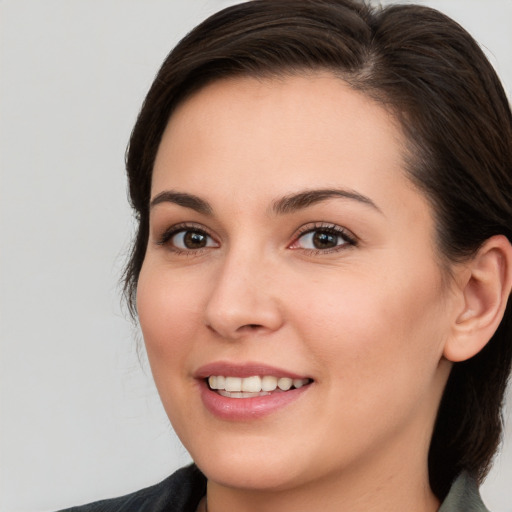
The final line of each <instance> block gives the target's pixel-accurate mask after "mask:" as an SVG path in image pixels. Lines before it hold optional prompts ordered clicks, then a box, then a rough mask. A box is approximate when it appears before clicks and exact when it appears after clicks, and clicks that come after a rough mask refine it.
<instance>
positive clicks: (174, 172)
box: [152, 73, 412, 201]
mask: <svg viewBox="0 0 512 512" xmlns="http://www.w3.org/2000/svg"><path fill="white" fill-rule="evenodd" d="M404 151H405V143H404V138H403V135H402V133H401V131H400V129H399V127H398V126H397V123H396V121H395V119H394V118H393V117H392V115H391V114H390V113H389V112H388V111H387V110H385V109H384V108H383V107H382V106H380V105H379V104H377V103H376V102H374V101H373V100H371V99H370V98H368V97H366V96H365V95H364V94H362V93H360V92H357V91H355V90H353V89H352V88H350V87H349V86H348V85H347V84H346V83H345V82H344V81H342V80H341V79H339V78H337V77H334V76H333V75H331V74H329V73H323V74H320V73H316V74H310V75H301V76H287V77H279V78H265V79H256V78H247V77H244V78H233V79H229V80H222V81H217V82H214V83H212V84H210V85H208V86H206V87H204V88H203V89H201V90H200V91H198V92H197V93H195V94H194V95H193V96H192V97H190V98H188V99H187V100H186V101H185V102H183V103H182V104H181V105H180V106H179V107H178V108H177V110H176V111H175V112H174V113H173V115H172V117H171V119H170V120H169V123H168V125H167V128H166V130H165V132H164V135H163V137H162V141H161V144H160V147H159V150H158V153H157V157H156V161H155V166H154V175H153V183H152V195H153V196H154V195H155V193H158V191H159V190H162V189H165V188H168V187H172V188H178V189H181V188H186V189H187V191H189V192H193V193H198V194H199V195H201V194H203V193H205V192H208V193H214V192H215V191H218V190H219V188H220V185H222V190H223V196H224V198H225V199H226V198H227V199H229V200H230V201H232V200H234V199H233V198H234V197H235V196H238V195H240V194H241V193H242V192H243V191H244V190H249V189H250V190H251V191H252V194H253V195H255V194H256V193H257V192H261V193H262V194H267V195H272V194H273V195H280V194H282V192H283V191H284V189H285V188H287V189H289V190H287V192H293V191H294V189H299V190H302V189H305V188H311V187H312V186H313V185H316V186H343V187H345V188H350V189H358V190H359V191H360V192H361V193H364V194H365V195H369V194H370V193H372V191H374V192H375V193H377V192H378V191H379V190H378V189H379V187H381V188H382V185H383V184H384V183H385V184H387V185H390V186H394V185H397V184H398V185H400V186H401V187H405V188H411V187H412V184H411V183H410V181H409V179H408V178H407V177H406V175H405V173H404V159H403V155H404Z"/></svg>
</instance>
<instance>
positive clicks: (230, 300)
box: [205, 254, 283, 340]
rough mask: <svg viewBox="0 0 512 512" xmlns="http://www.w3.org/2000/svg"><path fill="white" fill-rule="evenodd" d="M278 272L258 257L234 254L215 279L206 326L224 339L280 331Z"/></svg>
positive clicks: (207, 307) (281, 322)
mask: <svg viewBox="0 0 512 512" xmlns="http://www.w3.org/2000/svg"><path fill="white" fill-rule="evenodd" d="M275 272H276V270H272V269H271V265H269V264H268V262H267V263H265V261H263V259H262V258H258V257H257V256H255V255H252V256H247V255H246V254H245V255H238V256H237V255H232V256H230V257H229V258H227V259H226V260H225V261H224V262H223V266H222V269H221V271H220V272H219V273H218V274H217V275H216V277H215V283H214V286H213V289H212V293H211V295H210V297H209V300H208V304H207V306H206V312H205V315H206V325H207V327H208V328H209V329H210V330H212V331H214V332H215V333H216V334H218V335H219V336H221V337H222V338H224V339H232V340H235V339H240V338H242V337H244V336H246V335H248V334H249V333H252V334H256V333H258V334H267V333H271V332H273V331H276V330H278V329H279V328H280V327H281V325H282V324H283V315H282V311H281V307H280V304H279V300H278V297H277V293H276V292H277V288H276V282H275V277H276V276H275Z"/></svg>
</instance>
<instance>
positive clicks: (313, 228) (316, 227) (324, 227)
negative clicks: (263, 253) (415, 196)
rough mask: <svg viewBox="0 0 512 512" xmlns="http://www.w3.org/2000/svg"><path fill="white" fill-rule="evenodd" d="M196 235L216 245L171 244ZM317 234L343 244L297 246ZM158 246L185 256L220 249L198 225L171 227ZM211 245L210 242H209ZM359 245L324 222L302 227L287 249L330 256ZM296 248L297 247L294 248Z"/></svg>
mask: <svg viewBox="0 0 512 512" xmlns="http://www.w3.org/2000/svg"><path fill="white" fill-rule="evenodd" d="M187 232H189V233H195V234H200V235H203V236H205V237H207V238H208V239H209V240H213V242H214V244H216V245H207V246H205V247H199V248H195V249H183V248H181V247H176V245H174V244H172V243H170V242H171V240H172V238H173V237H175V236H176V235H178V234H180V233H184V234H185V233H187ZM315 232H321V233H324V234H327V235H333V236H336V237H337V238H341V239H343V243H341V244H339V245H336V246H334V247H330V248H325V249H320V248H316V249H308V248H304V247H300V246H296V244H297V243H298V242H299V240H300V239H301V238H302V237H304V236H305V235H308V234H312V233H315ZM156 243H157V245H161V246H168V247H169V249H170V250H171V251H172V252H174V253H176V254H185V255H199V254H201V253H202V252H203V251H204V250H207V249H209V248H215V247H218V242H217V241H216V240H215V238H214V237H213V236H212V235H211V234H210V233H209V232H208V231H207V230H206V229H205V228H204V227H202V226H198V225H196V224H187V223H182V224H176V225H174V226H171V227H170V228H169V229H167V230H165V231H164V232H163V233H162V235H161V236H160V237H159V239H158V240H157V242H156ZM207 243H209V242H207ZM357 243H358V240H357V238H356V237H355V236H354V235H353V233H351V232H350V231H348V230H347V229H345V228H343V227H341V226H338V225H336V224H329V223H324V222H315V223H312V224H306V225H304V226H302V227H301V228H300V229H299V231H298V232H297V234H296V235H295V236H294V239H293V242H292V243H291V244H289V245H288V246H287V247H288V248H289V249H292V250H300V251H303V252H305V253H307V254H328V253H332V252H338V251H341V250H346V249H347V248H348V247H353V246H356V245H357ZM294 246H295V247H294Z"/></svg>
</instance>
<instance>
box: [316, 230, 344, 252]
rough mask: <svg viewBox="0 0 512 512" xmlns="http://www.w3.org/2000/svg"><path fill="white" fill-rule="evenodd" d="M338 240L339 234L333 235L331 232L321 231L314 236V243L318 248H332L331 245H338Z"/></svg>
mask: <svg viewBox="0 0 512 512" xmlns="http://www.w3.org/2000/svg"><path fill="white" fill-rule="evenodd" d="M337 242H338V237H337V235H333V234H331V233H325V232H322V231H319V232H316V233H315V235H314V236H313V245H314V246H315V247H316V248H317V249H330V248H331V247H336V245H337Z"/></svg>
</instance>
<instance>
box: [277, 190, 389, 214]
mask: <svg viewBox="0 0 512 512" xmlns="http://www.w3.org/2000/svg"><path fill="white" fill-rule="evenodd" d="M340 197H341V198H343V199H350V200H353V201H358V202H359V203H362V204H364V205H366V206H370V207H371V208H373V209H374V210H376V211H378V212H379V213H382V210H381V209H380V208H379V207H378V206H377V205H376V204H375V203H374V202H373V201H372V200H371V199H370V198H369V197H367V196H364V195H362V194H359V193H358V192H355V191H353V190H345V189H330V188H329V189H318V190H305V191H303V192H298V193H295V194H290V195H288V196H285V197H283V198H281V199H278V200H277V201H274V203H273V205H272V210H273V211H274V212H275V213H277V214H287V213H293V212H295V211H297V210H303V209H304V208H307V207H309V206H312V205H314V204H316V203H320V202H322V201H326V200H327V199H333V198H340Z"/></svg>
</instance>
